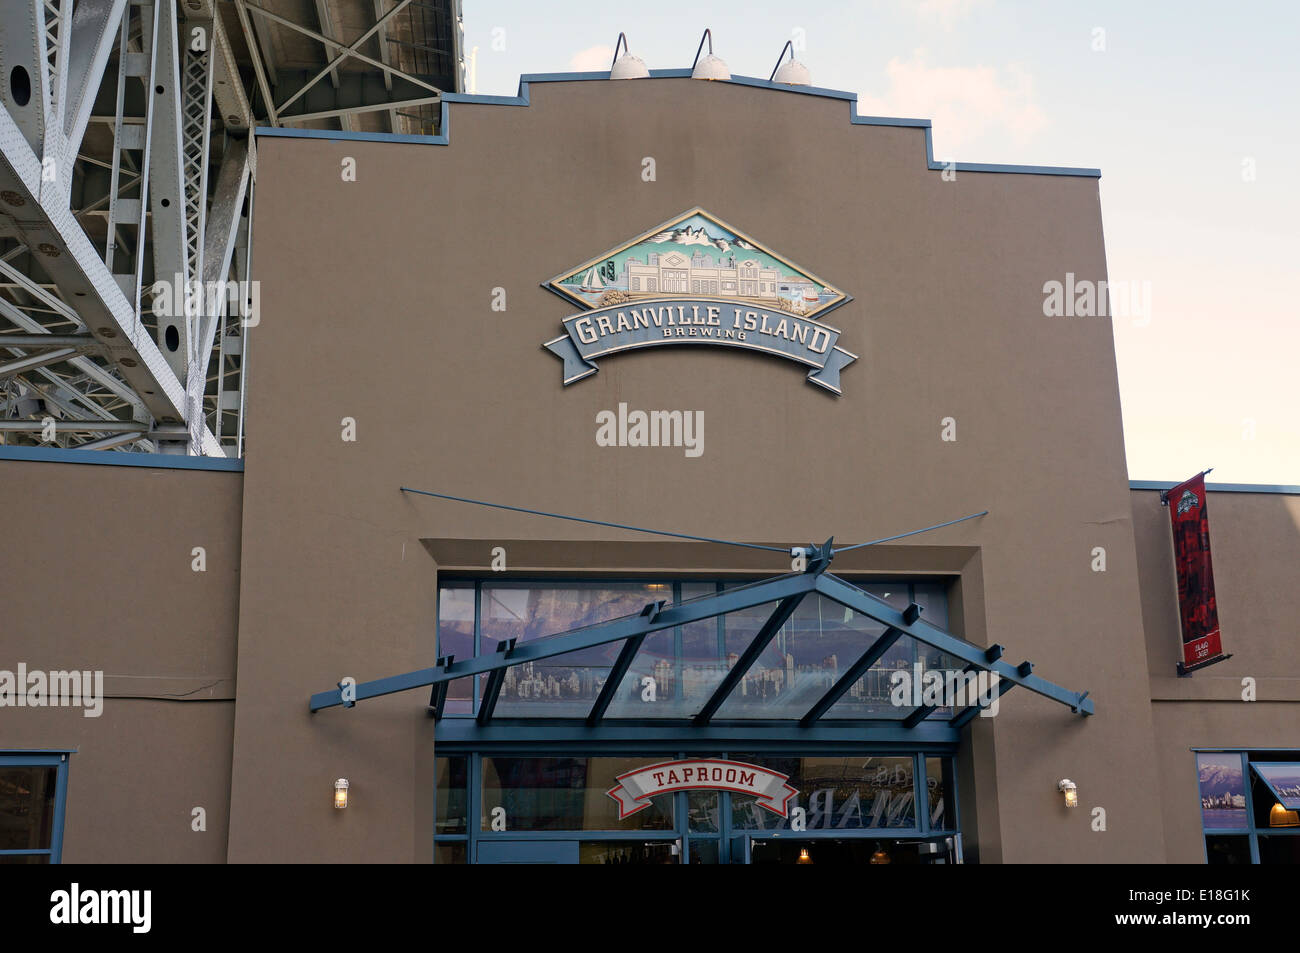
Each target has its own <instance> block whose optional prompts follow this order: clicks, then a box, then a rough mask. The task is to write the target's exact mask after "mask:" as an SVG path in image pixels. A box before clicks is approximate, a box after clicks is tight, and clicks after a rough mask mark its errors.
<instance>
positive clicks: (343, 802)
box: [334, 778, 348, 810]
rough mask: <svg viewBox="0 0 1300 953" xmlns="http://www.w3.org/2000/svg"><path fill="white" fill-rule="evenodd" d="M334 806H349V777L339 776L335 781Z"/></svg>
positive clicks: (339, 807)
mask: <svg viewBox="0 0 1300 953" xmlns="http://www.w3.org/2000/svg"><path fill="white" fill-rule="evenodd" d="M334 806H335V807H337V808H338V809H339V810H342V809H343V808H345V807H347V806H348V779H347V778H339V779H338V780H337V781H335V782H334Z"/></svg>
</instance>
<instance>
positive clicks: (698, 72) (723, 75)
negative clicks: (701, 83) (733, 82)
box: [691, 30, 731, 79]
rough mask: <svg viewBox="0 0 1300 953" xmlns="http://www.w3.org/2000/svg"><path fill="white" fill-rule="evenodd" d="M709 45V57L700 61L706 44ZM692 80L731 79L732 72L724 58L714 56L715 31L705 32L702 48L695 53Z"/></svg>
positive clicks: (701, 43) (701, 38) (701, 41)
mask: <svg viewBox="0 0 1300 953" xmlns="http://www.w3.org/2000/svg"><path fill="white" fill-rule="evenodd" d="M706 40H707V41H708V43H709V55H708V56H706V57H704V59H700V54H701V53H702V52H704V42H705V41H706ZM691 79H731V70H729V69H727V64H726V63H724V62H722V58H721V57H718V56H714V55H713V31H712V30H705V31H704V36H702V37H700V48H699V49H698V50H696V51H695V62H694V63H692V64H691Z"/></svg>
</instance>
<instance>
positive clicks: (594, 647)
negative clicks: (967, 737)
mask: <svg viewBox="0 0 1300 953" xmlns="http://www.w3.org/2000/svg"><path fill="white" fill-rule="evenodd" d="M826 562H827V560H813V561H812V563H811V564H810V567H809V570H808V571H807V572H804V573H793V574H789V575H783V576H777V577H773V578H771V579H765V580H762V581H760V582H755V583H749V584H746V585H731V586H722V585H714V584H691V583H681V584H678V587H677V588H674V587H673V586H670V585H664V584H656V583H605V582H583V583H565V584H562V585H552V586H547V587H538V586H530V585H529V584H526V583H517V582H502V583H497V582H492V583H488V582H484V583H482V584H481V592H482V599H481V601H480V602H478V603H477V604H475V603H474V602H473V600H472V599H471V600H470V604H469V605H466V604H465V599H464V593H463V591H462V592H460V593H459V594H456V590H454V589H453V590H452V592H453V595H452V596H451V598H450V600H449V602H448V605H449V606H450V608H451V611H450V613H448V615H447V616H446V617H445V620H446V621H444V623H443V627H442V631H441V632H440V651H441V652H443V653H445V654H443V655H442V656H440V657H439V659H438V662H437V664H436V665H435V666H434V667H433V668H429V669H423V670H420V671H417V672H411V673H407V674H405V675H397V676H392V677H389V678H383V679H378V680H375V681H372V682H364V683H361V684H358V685H355V686H340V688H339V689H338V690H333V691H327V692H321V693H318V694H316V695H313V696H312V699H311V708H312V711H318V710H320V709H323V708H330V707H335V706H339V705H342V706H344V707H352V706H353V705H355V704H356V702H357V701H360V700H363V699H365V698H371V697H376V696H379V695H385V694H391V693H393V692H398V691H405V690H409V689H412V688H420V687H428V688H430V689H431V694H430V699H429V713H430V714H431V715H432V716H433V717H435V718H441V717H443V716H444V715H446V714H455V713H463V714H470V713H471V712H472V713H473V714H474V718H475V721H476V722H477V724H478V725H479V726H487V725H489V724H490V723H492V722H493V720H494V719H503V720H512V721H514V722H518V721H519V720H524V721H527V720H535V719H548V720H560V721H562V720H565V719H567V720H569V721H571V722H580V723H581V724H583V725H585V726H587V727H588V728H594V727H598V726H600V725H602V724H605V725H608V724H618V723H625V724H635V723H643V724H644V723H650V724H665V725H666V724H672V723H677V724H679V725H689V726H693V727H696V728H701V727H704V726H707V725H709V724H711V723H714V722H717V723H722V724H733V725H743V724H758V723H763V724H769V723H783V722H784V723H789V724H791V725H798V726H801V727H802V728H805V729H806V728H809V727H810V726H814V725H816V724H818V723H819V722H820V723H823V724H824V723H826V722H834V723H838V724H846V725H848V724H853V723H859V722H878V723H888V724H893V725H895V726H896V728H897V729H898V730H901V731H909V730H912V729H915V728H917V727H918V726H920V725H921V724H923V723H925V724H935V723H940V724H942V725H945V726H947V727H948V728H950V729H953V730H957V729H960V728H961V727H962V726H963V725H965V724H966V723H967V722H969V721H970V719H971V718H973V717H976V716H977V715H979V714H980V713H981V712H991V711H996V709H997V705H998V703H999V699H1000V697H1001V696H1002V695H1003V694H1005V693H1006V692H1007V691H1008V690H1009V689H1011V688H1013V687H1016V686H1022V687H1024V688H1028V689H1029V690H1030V691H1033V692H1036V693H1038V694H1040V695H1045V696H1047V697H1049V698H1052V699H1053V700H1055V701H1058V702H1060V703H1062V704H1064V705H1067V706H1068V707H1070V709H1071V710H1072V711H1074V712H1076V713H1080V714H1084V715H1088V714H1091V713H1092V711H1093V704H1092V702H1091V701H1090V700H1089V699H1088V698H1087V696H1088V693H1087V692H1081V693H1078V692H1073V691H1069V690H1067V689H1064V688H1061V687H1060V686H1057V685H1055V684H1053V683H1051V682H1048V681H1045V680H1044V679H1042V678H1040V677H1038V676H1036V675H1034V674H1033V666H1032V664H1031V663H1029V662H1022V663H1020V664H1019V665H1011V664H1010V663H1008V662H1005V661H1003V660H1002V652H1003V650H1002V647H1001V646H999V645H994V646H991V647H988V648H984V647H981V646H977V645H975V644H973V643H970V642H967V641H965V640H963V639H960V638H958V637H957V636H955V635H952V634H951V633H950V632H948V631H947V621H948V620H947V612H946V605H944V604H943V601H942V599H941V598H935V597H934V592H932V591H927V590H926V589H925V587H924V586H919V585H917V586H904V587H902V588H900V587H899V586H894V587H892V589H891V588H885V587H865V588H864V587H859V586H856V585H853V584H852V583H849V582H847V581H845V580H843V579H841V578H839V577H837V576H834V575H832V574H830V573H827V572H825V568H826ZM931 588H932V589H934V588H937V587H933V586H932V587H931ZM873 589H874V590H875V591H872V590H873ZM444 598H446V597H444ZM930 610H933V611H930ZM923 614H924V618H923ZM557 627H562V630H561V631H555V629H556V628H557ZM547 628H551V629H552V632H551V633H550V634H545V631H546V629H547ZM476 630H477V634H476ZM476 649H477V651H476ZM462 652H463V653H464V656H462V655H461V653H462ZM475 684H477V685H478V688H477V690H476V689H475V688H474V686H475ZM476 698H477V699H478V702H477V705H475V703H474V702H475V699H476ZM823 720H824V721H823Z"/></svg>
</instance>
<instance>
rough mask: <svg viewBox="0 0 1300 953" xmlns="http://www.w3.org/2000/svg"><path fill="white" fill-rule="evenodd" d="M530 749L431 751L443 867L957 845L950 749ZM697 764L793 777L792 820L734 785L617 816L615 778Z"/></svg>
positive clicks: (670, 796) (941, 852) (922, 852)
mask: <svg viewBox="0 0 1300 953" xmlns="http://www.w3.org/2000/svg"><path fill="white" fill-rule="evenodd" d="M529 747H530V748H531V749H532V750H523V749H520V750H517V751H505V752H497V751H491V752H476V751H461V750H457V751H455V752H454V753H451V754H445V753H444V754H439V755H437V756H436V757H435V759H434V761H435V775H436V778H437V784H436V787H435V793H434V800H435V803H434V817H435V828H434V834H435V836H434V862H435V863H446V864H464V863H481V862H500V860H501V858H502V857H508V858H510V859H512V860H516V861H517V860H519V859H520V858H523V857H536V856H539V855H540V854H542V853H546V854H549V855H550V859H551V862H563V863H582V864H608V863H616V864H665V863H671V864H678V863H692V864H700V863H704V864H707V863H714V864H716V863H733V864H734V863H747V862H749V861H750V860H751V851H750V846H749V845H751V844H752V860H753V862H755V863H763V862H778V863H780V862H789V863H795V862H797V861H798V854H799V851H800V850H801V849H802V850H803V851H804V852H805V853H807V852H809V851H811V853H812V854H813V855H814V856H816V857H817V858H819V859H820V860H821V861H822V862H835V859H836V858H837V857H839V856H840V855H844V856H843V858H841V859H846V860H858V861H861V862H863V863H866V862H867V861H868V860H869V859H870V857H871V855H872V854H873V852H875V851H879V850H881V849H884V850H885V851H887V852H888V853H889V854H891V855H893V858H894V859H895V860H896V861H897V862H900V863H916V862H930V863H933V862H942V863H948V862H951V859H946V860H945V859H942V858H944V857H948V858H951V856H952V849H953V843H954V842H957V841H960V834H959V833H958V830H959V828H958V823H957V817H956V810H955V803H956V801H955V792H956V788H955V778H954V772H953V764H952V759H951V757H949V756H947V755H942V756H941V755H934V754H925V753H920V752H897V751H895V752H892V753H890V754H872V753H870V752H869V751H863V752H862V753H854V752H853V751H851V750H850V751H846V752H844V753H843V754H840V755H820V756H816V757H805V756H801V755H799V754H793V753H791V752H790V750H789V749H788V748H785V749H784V750H783V749H782V748H780V747H777V746H774V745H769V746H766V747H765V748H764V749H762V750H750V751H749V752H735V751H732V752H726V751H716V750H704V749H697V750H695V751H693V752H688V751H681V750H678V751H673V750H672V749H670V748H666V747H662V746H650V745H642V746H640V747H639V748H638V751H639V753H632V752H631V751H629V750H624V751H622V752H618V753H611V754H608V755H591V754H586V753H581V752H572V751H570V752H566V751H564V750H563V749H562V748H550V747H546V748H543V746H541V745H532V746H529ZM691 758H712V759H723V760H730V761H740V762H744V763H746V764H755V765H759V766H762V767H766V768H769V769H771V770H772V771H775V772H778V773H780V774H784V775H787V776H788V779H789V781H788V783H789V785H790V786H791V787H793V788H795V790H796V793H795V794H794V795H792V796H791V798H790V800H789V802H788V816H786V817H784V818H782V817H780V816H779V815H778V814H776V813H774V812H773V811H770V810H764V809H762V808H761V807H760V806H759V805H758V804H757V803H756V799H755V798H754V796H753V795H749V794H744V793H741V792H733V791H729V790H728V789H727V788H726V786H725V785H723V786H722V787H721V789H720V790H713V789H704V790H681V791H676V792H668V793H663V794H658V795H654V796H652V797H649V798H647V799H646V802H645V804H646V806H645V807H643V808H642V809H640V810H638V811H636V812H634V813H631V814H628V815H627V816H625V817H620V816H619V815H620V811H619V809H618V802H617V801H616V800H615V798H613V797H611V796H610V794H609V791H610V790H611V789H614V788H616V787H617V786H618V784H619V779H620V775H624V774H626V773H628V772H633V771H636V770H637V769H639V768H643V767H646V766H648V765H656V764H662V763H663V762H665V761H672V760H678V759H691ZM919 805H923V806H924V807H923V808H922V809H921V810H919V811H918V809H917V808H918V806H919ZM792 837H794V838H797V840H795V841H792V840H791V838H792ZM787 842H792V843H795V845H796V846H795V848H794V853H793V854H791V855H789V856H786V852H785V851H784V848H783V847H782V845H784V844H786V843H787ZM925 845H931V847H936V848H939V849H937V850H936V849H927V847H926V846H925ZM778 855H779V856H778Z"/></svg>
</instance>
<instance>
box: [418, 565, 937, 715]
mask: <svg viewBox="0 0 1300 953" xmlns="http://www.w3.org/2000/svg"><path fill="white" fill-rule="evenodd" d="M699 588H703V587H699ZM879 588H884V587H879ZM900 588H901V592H898V591H897V590H899V589H900ZM918 588H919V587H918ZM686 589H687V586H686V585H685V584H684V585H683V590H686ZM890 593H892V594H893V595H894V598H893V599H891V600H890V602H891V604H894V605H896V606H898V605H900V599H901V604H905V603H906V598H905V596H906V593H907V587H906V586H905V585H904V586H901V587H899V586H894V587H892V588H891V589H890V590H888V591H887V592H886V594H890ZM693 594H694V593H693ZM707 594H712V593H711V592H709V591H707V590H706V591H705V592H701V593H698V595H707ZM665 595H667V597H668V598H669V600H671V598H672V587H671V585H667V584H655V583H618V584H604V583H593V584H567V585H564V586H557V587H543V586H530V585H527V584H509V583H500V584H498V583H493V584H487V583H485V584H484V585H483V586H482V601H483V605H482V608H481V610H480V612H481V616H480V618H481V623H480V625H481V635H482V642H481V645H482V648H481V649H480V651H482V652H483V653H484V654H486V653H487V652H489V651H491V649H492V648H494V647H495V643H496V642H497V641H501V640H505V639H510V638H513V639H516V640H517V641H519V642H525V641H531V640H533V639H537V638H541V637H544V636H548V635H554V634H557V633H561V632H567V631H572V630H574V629H578V628H582V627H585V626H590V625H593V624H598V623H601V622H606V621H609V620H612V619H615V618H620V617H624V616H630V615H635V614H638V613H639V612H640V610H641V608H642V607H644V606H645V605H646V603H648V602H652V601H655V600H657V599H663V598H665ZM928 595H929V598H928V599H924V600H923V598H922V595H921V594H920V593H919V592H918V595H917V598H918V601H925V602H929V603H935V602H936V599H935V594H933V593H930V594H928ZM937 602H938V604H937V605H936V606H935V609H936V610H937V611H935V612H934V615H935V616H937V618H934V619H933V621H934V622H935V623H936V624H941V623H944V622H946V611H944V610H945V608H946V607H944V606H943V605H942V597H941V596H939V598H938V600H937ZM775 608H776V603H770V604H767V605H764V606H760V607H755V608H753V609H749V610H744V611H741V612H735V613H732V614H730V615H728V616H724V617H721V618H720V619H716V618H715V619H709V620H704V621H702V622H698V623H690V624H687V625H685V626H682V627H680V629H677V630H674V629H668V630H663V631H660V632H656V633H653V634H651V635H649V636H647V637H646V639H645V640H644V642H643V643H642V646H641V649H640V651H639V652H638V653H637V655H636V656H635V658H634V659H633V662H632V664H631V666H630V668H629V669H628V672H627V674H626V676H625V677H624V679H623V680H622V682H621V684H620V685H619V688H618V690H617V692H616V693H615V696H614V700H613V703H612V704H611V706H610V709H609V711H608V712H607V713H606V717H612V718H619V717H638V716H644V717H663V716H664V715H671V716H682V717H684V716H687V715H689V714H691V713H693V712H694V711H695V710H698V707H699V705H700V704H702V703H703V702H704V701H705V700H706V699H708V698H709V697H710V696H711V695H712V693H713V692H714V690H715V689H716V688H717V687H718V685H719V684H720V683H721V682H722V680H723V678H725V676H726V674H727V672H728V671H730V670H731V669H732V668H733V667H734V666H735V664H736V663H737V661H738V660H739V658H740V656H741V653H742V652H743V651H744V650H745V649H746V648H747V646H748V645H749V643H750V641H751V640H752V639H753V638H754V637H755V636H756V635H757V634H758V632H759V631H760V629H761V628H762V626H763V624H764V623H765V622H766V620H767V619H768V618H769V616H770V614H771V612H772V611H773V610H775ZM926 608H927V612H929V611H930V606H928V605H927V607H926ZM460 611H461V612H462V613H463V611H464V610H463V608H461V610H460ZM448 621H451V620H448ZM444 624H446V623H444ZM447 627H448V628H449V629H452V631H457V630H456V628H455V626H454V625H450V626H447ZM883 631H884V626H882V625H880V624H878V623H876V622H875V621H874V620H871V619H869V618H867V617H864V616H861V615H859V614H857V613H855V612H852V611H851V610H848V609H846V608H844V607H843V606H841V605H839V604H838V603H835V602H832V601H831V600H829V599H825V598H824V597H822V596H820V595H813V596H809V597H808V598H806V599H805V600H804V601H803V602H802V603H801V604H800V606H799V608H798V609H797V610H796V612H795V614H794V615H793V616H792V617H791V619H790V620H788V621H787V623H786V624H785V625H784V626H783V627H782V628H781V629H780V630H779V631H778V633H777V635H776V636H775V637H774V638H773V639H772V641H771V643H770V644H769V645H768V646H767V648H766V649H765V650H764V651H763V652H762V653H761V654H760V655H759V657H758V659H757V660H756V661H755V662H754V664H753V665H752V666H751V667H750V668H749V670H748V671H747V672H746V674H745V675H744V677H743V678H742V679H741V680H740V683H739V684H738V685H736V687H735V689H734V690H733V691H732V693H731V695H730V696H729V697H728V699H727V702H726V704H725V706H724V709H723V711H722V712H720V715H719V717H723V718H725V717H728V716H729V715H731V714H733V713H736V714H739V715H740V716H741V717H752V716H753V715H761V714H771V715H772V716H773V717H790V716H792V715H796V714H802V711H798V712H796V711H795V710H794V709H795V708H797V707H798V706H800V705H803V706H805V708H806V707H807V706H808V705H811V704H812V703H813V702H815V701H816V699H817V698H819V697H820V696H821V695H822V694H824V693H825V692H826V690H827V689H829V688H830V687H831V686H832V685H834V684H835V683H836V682H837V681H838V680H839V678H840V676H841V675H842V674H843V673H844V671H845V670H846V669H847V668H848V667H849V666H851V665H853V664H854V663H855V662H856V661H857V659H858V658H859V657H861V655H862V654H863V653H864V652H866V651H867V649H868V648H870V646H871V645H872V644H873V643H874V642H875V640H876V639H877V638H878V637H879V636H880V634H881V633H882V632H883ZM457 638H458V640H459V641H464V636H463V635H462V636H459V637H457ZM458 647H460V646H458ZM621 648H622V645H621V643H617V642H616V643H610V644H608V645H605V646H598V647H595V648H591V649H585V650H582V651H579V652H572V653H568V654H566V655H562V656H557V657H554V658H550V659H545V660H541V661H536V662H526V663H522V664H520V665H514V666H510V667H509V668H507V669H506V671H505V672H504V675H503V679H502V686H501V694H500V696H499V702H498V706H497V714H498V715H509V714H511V713H519V712H521V711H522V710H523V709H532V708H535V707H537V706H539V705H550V706H551V707H550V708H549V709H548V712H549V713H550V714H553V715H576V714H579V713H585V710H586V709H589V707H590V704H591V703H593V702H594V701H595V700H596V699H597V698H598V697H599V696H600V694H601V692H602V691H603V690H604V688H605V683H606V681H607V679H608V675H609V671H610V668H611V667H612V665H613V663H614V661H615V659H616V658H617V656H618V653H619V651H620V650H621ZM955 661H956V660H952V659H949V658H948V657H947V656H945V655H944V654H943V653H941V652H939V651H938V650H936V649H932V648H930V647H928V646H925V645H923V644H920V643H915V642H914V641H913V640H911V639H909V638H907V637H906V636H905V637H903V638H901V639H899V640H898V641H897V642H896V643H895V644H894V645H893V646H892V647H891V648H890V650H889V651H888V652H886V653H885V654H884V656H883V657H882V658H880V659H879V660H878V661H877V662H876V663H875V665H874V666H873V667H872V668H871V669H870V670H869V671H868V672H867V673H866V674H864V675H863V676H862V677H861V678H859V679H858V680H857V681H856V682H855V683H854V684H853V685H852V686H850V687H849V689H848V691H847V692H845V693H844V695H843V696H842V697H841V698H840V699H839V700H838V701H837V702H836V704H835V706H834V707H833V708H832V710H831V712H830V713H829V716H830V717H843V716H844V715H845V714H846V713H851V714H855V715H860V716H869V715H876V716H881V715H885V716H888V717H898V716H900V715H901V714H904V713H905V711H900V709H899V708H898V707H896V706H894V705H892V704H891V701H890V696H891V693H892V690H893V685H892V684H891V681H890V679H891V676H892V675H893V673H894V672H896V671H900V670H905V671H909V672H911V671H912V669H913V666H914V665H915V664H917V663H920V665H921V666H922V668H923V670H926V671H928V670H932V669H940V670H947V669H953V668H958V669H959V668H960V663H956V664H953V663H954V662H955ZM467 681H468V680H467ZM566 702H567V703H568V704H567V705H566V704H564V703H566ZM767 709H772V711H770V712H768V711H767ZM787 709H790V710H788V711H787ZM751 711H752V714H750V712H751Z"/></svg>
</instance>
